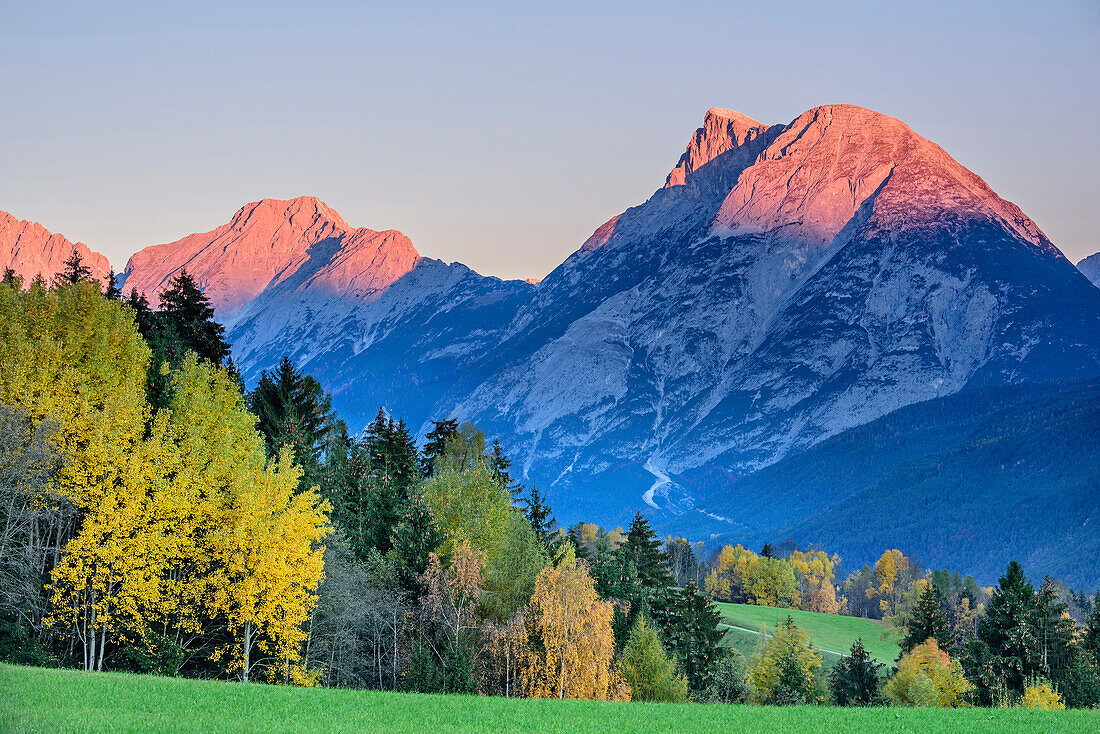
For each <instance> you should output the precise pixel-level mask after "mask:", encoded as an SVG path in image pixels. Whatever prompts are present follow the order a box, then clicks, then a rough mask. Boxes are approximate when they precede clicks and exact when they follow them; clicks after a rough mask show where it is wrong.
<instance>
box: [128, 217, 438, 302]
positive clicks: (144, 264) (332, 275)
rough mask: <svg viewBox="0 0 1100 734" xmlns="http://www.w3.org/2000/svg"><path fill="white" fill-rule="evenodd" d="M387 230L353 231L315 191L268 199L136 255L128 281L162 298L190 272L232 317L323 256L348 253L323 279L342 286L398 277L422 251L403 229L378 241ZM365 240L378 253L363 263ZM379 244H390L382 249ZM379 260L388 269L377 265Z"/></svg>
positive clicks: (391, 280)
mask: <svg viewBox="0 0 1100 734" xmlns="http://www.w3.org/2000/svg"><path fill="white" fill-rule="evenodd" d="M380 234H381V233H378V232H374V231H373V230H369V229H353V228H352V227H350V226H349V225H348V224H347V222H345V221H344V220H343V218H342V217H341V216H340V215H339V214H337V213H336V212H335V211H334V210H333V209H331V208H330V207H329V206H328V205H326V204H325V203H324V202H323V201H321V200H320V199H318V198H317V197H315V196H299V197H297V198H294V199H288V200H280V199H262V200H260V201H256V202H252V203H251V204H246V205H245V206H243V207H241V208H240V209H239V210H238V211H237V213H236V214H234V215H233V218H232V219H231V220H230V221H229V223H228V224H224V225H222V226H221V227H218V228H217V229H214V230H211V231H210V232H204V233H202V234H193V235H188V236H187V237H184V238H183V239H180V240H177V241H175V242H170V243H168V244H164V245H155V246H152V247H146V248H145V249H143V250H141V251H140V252H138V253H137V254H135V255H134V256H133V257H131V258H130V262H129V263H128V264H127V266H126V272H125V276H124V284H123V285H124V288H125V289H126V290H127V291H129V290H130V289H136V290H137V291H139V292H142V293H145V294H147V295H148V296H149V297H150V299H151V300H152V301H154V302H155V301H156V294H157V293H158V292H159V291H160V290H162V289H163V288H164V287H165V286H166V285H167V284H168V281H169V280H171V278H172V277H173V276H174V275H175V274H176V273H178V272H179V271H180V270H182V269H186V270H187V272H188V273H190V274H191V276H192V277H194V278H195V281H196V282H197V283H198V285H199V287H200V288H202V289H203V291H204V292H205V293H206V295H207V297H208V298H210V301H211V303H213V305H214V307H215V310H216V311H217V314H218V317H219V318H220V319H222V320H223V321H227V322H228V321H232V320H233V319H234V318H235V317H236V315H237V314H238V313H239V312H240V310H241V309H242V308H244V306H245V305H247V304H248V303H249V302H250V301H251V300H252V299H254V298H255V297H256V296H258V295H260V293H262V292H263V291H264V290H265V289H267V288H272V287H275V286H278V285H279V284H280V283H282V282H283V281H284V280H286V279H288V278H292V277H293V276H294V275H295V274H297V273H299V270H300V269H301V268H303V267H308V266H310V264H315V261H316V259H317V257H318V255H319V254H320V253H328V254H329V255H331V254H333V253H335V252H336V251H341V250H342V254H341V257H340V258H338V262H334V263H329V264H328V271H327V272H326V273H325V274H324V276H323V277H326V278H328V279H330V280H332V281H334V282H336V283H340V284H341V286H349V285H351V283H352V282H353V281H357V280H361V279H362V278H363V276H364V273H365V272H366V271H371V272H370V274H369V276H367V277H368V279H373V280H377V279H381V280H382V281H388V282H393V281H394V280H396V279H397V278H399V277H400V276H401V275H404V274H405V273H406V272H408V271H409V270H410V269H411V268H412V267H413V266H414V265H415V264H416V261H417V260H419V258H420V256H419V255H418V254H417V252H416V250H415V249H414V248H413V246H412V243H411V242H410V241H409V240H408V238H406V237H404V235H401V234H400V233H399V232H392V233H387V234H388V236H382V237H380V238H379V237H378V235H380ZM364 245H365V246H366V247H367V249H368V250H371V251H372V254H371V255H370V256H369V258H368V259H370V260H371V262H364V261H363V257H364V255H363V253H362V252H358V251H359V250H361V249H362V247H363V246H364ZM378 246H385V247H386V248H387V249H386V251H385V252H376V251H375V250H377V247H378ZM352 253H357V254H352ZM322 256H323V255H322ZM383 262H384V263H385V264H384V265H382V263H383ZM372 264H374V265H380V266H381V267H378V268H374V269H373V270H372V268H371V265H372ZM379 271H383V272H379ZM313 275H316V273H313ZM368 287H369V286H368ZM376 287H377V286H376Z"/></svg>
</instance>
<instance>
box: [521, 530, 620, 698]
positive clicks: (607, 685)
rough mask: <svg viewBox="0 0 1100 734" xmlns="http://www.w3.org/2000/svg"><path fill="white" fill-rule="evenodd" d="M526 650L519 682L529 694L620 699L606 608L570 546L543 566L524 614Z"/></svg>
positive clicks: (608, 616) (618, 679)
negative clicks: (556, 560) (552, 562)
mask: <svg viewBox="0 0 1100 734" xmlns="http://www.w3.org/2000/svg"><path fill="white" fill-rule="evenodd" d="M526 617H527V624H528V637H529V639H530V640H531V650H530V654H529V656H528V660H527V667H526V669H525V670H524V675H523V681H524V688H525V690H526V691H527V694H528V695H529V696H531V697H532V698H595V699H625V698H628V697H629V688H628V687H627V686H626V685H625V684H624V683H623V682H622V680H621V679H620V678H619V676H618V674H617V672H616V671H615V669H614V668H613V666H612V658H613V657H614V654H615V635H614V633H613V632H612V629H611V618H612V607H611V604H610V603H609V602H606V601H604V600H602V599H600V597H599V595H597V594H596V589H595V586H594V584H593V581H592V577H591V576H589V575H588V571H587V569H586V568H585V565H584V564H583V563H581V562H579V561H577V559H576V557H575V556H574V555H573V553H572V550H569V551H567V552H566V554H565V556H564V557H563V558H562V560H561V561H560V562H559V563H558V565H557V566H550V567H547V568H544V569H543V570H542V572H541V573H540V574H539V577H538V580H537V581H536V582H535V591H534V593H533V594H532V596H531V601H530V603H529V605H528V611H527V614H526Z"/></svg>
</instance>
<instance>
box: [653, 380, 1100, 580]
mask: <svg viewBox="0 0 1100 734" xmlns="http://www.w3.org/2000/svg"><path fill="white" fill-rule="evenodd" d="M1097 466H1100V382H1098V381H1096V380H1091V381H1084V382H1073V383H1065V382H1056V383H1040V384H1025V385H1012V386H999V387H989V388H979V389H975V390H966V391H963V392H960V393H957V394H955V395H951V396H948V397H944V398H936V399H933V400H929V401H925V402H922V403H917V404H915V405H910V406H907V407H905V408H901V409H899V410H896V411H894V412H893V413H890V414H889V415H887V416H884V417H882V418H879V419H878V420H875V421H872V422H871V423H868V424H866V425H863V426H859V427H857V428H852V429H849V430H847V431H844V432H843V433H840V434H838V435H836V436H833V437H832V438H829V439H827V440H825V441H822V442H821V443H819V444H817V445H816V446H814V447H812V448H810V449H808V450H806V451H804V452H801V453H798V454H794V455H792V456H788V457H786V458H784V459H783V460H781V461H779V462H777V463H775V464H772V465H771V466H769V467H767V468H765V469H763V470H761V471H759V472H756V473H754V474H752V475H750V476H747V477H744V478H743V479H740V480H738V481H737V482H735V483H734V484H733V485H732V487H730V488H728V489H726V490H725V491H723V492H721V493H718V494H715V495H714V496H712V497H708V498H705V499H703V500H702V501H701V503H700V505H699V506H698V507H697V508H695V509H693V510H691V511H689V512H687V513H684V514H683V515H681V516H680V517H677V518H675V519H674V520H672V521H671V522H670V523H668V525H667V526H666V527H664V528H662V530H664V531H665V532H670V533H677V534H685V535H687V536H688V537H696V538H709V540H708V545H713V544H720V543H723V542H733V543H745V544H747V545H748V546H749V547H758V546H761V545H763V544H764V543H765V542H772V543H777V542H781V541H785V540H792V541H794V542H795V543H797V544H802V545H810V544H816V545H819V546H822V547H825V548H828V549H829V550H830V551H831V552H837V553H839V554H840V555H841V556H842V557H843V558H844V561H845V566H846V567H847V568H848V569H855V568H859V567H860V566H861V565H862V564H864V563H873V562H874V560H875V559H876V558H877V557H878V555H879V554H880V553H882V551H883V550H884V549H885V548H894V547H896V548H899V549H901V550H902V551H903V552H905V553H908V554H911V555H915V556H917V557H918V559H919V560H920V561H921V562H922V563H924V564H925V565H928V566H931V567H934V568H941V567H946V568H949V569H956V568H959V569H961V568H965V569H967V570H968V571H969V572H972V573H974V574H975V575H976V576H977V577H978V578H979V579H980V580H982V582H983V583H992V582H993V581H995V580H996V578H997V576H998V575H1000V574H1001V573H1002V572H1003V571H1004V565H1005V563H1006V562H1007V559H1009V558H1012V559H1016V560H1019V561H1021V562H1023V563H1024V565H1025V566H1026V567H1029V568H1038V569H1042V571H1043V573H1052V574H1054V575H1056V576H1057V577H1058V578H1062V579H1064V580H1066V581H1067V582H1068V583H1071V584H1073V585H1075V586H1081V585H1084V586H1086V587H1088V588H1094V587H1096V586H1098V585H1100V532H1097V531H1096V524H1097V522H1098V521H1100V474H1098V473H1097V471H1096V467H1097ZM853 528H859V532H858V533H856V532H852V529H853Z"/></svg>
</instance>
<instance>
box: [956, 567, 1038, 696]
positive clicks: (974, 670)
mask: <svg viewBox="0 0 1100 734" xmlns="http://www.w3.org/2000/svg"><path fill="white" fill-rule="evenodd" d="M1036 605H1037V599H1036V595H1035V587H1033V586H1032V585H1031V582H1029V581H1028V580H1027V577H1026V576H1024V572H1023V569H1022V568H1020V564H1019V563H1017V562H1016V561H1012V562H1011V563H1009V564H1008V570H1007V571H1006V572H1005V575H1004V576H1002V577H1001V578H1000V580H999V581H998V584H997V589H996V590H995V591H994V592H993V596H992V597H991V598H990V600H989V604H988V606H987V607H986V612H985V616H984V617H983V618H982V619H980V620H979V621H978V629H977V634H976V636H975V639H974V641H973V642H972V643H971V645H970V648H969V649H968V651H967V655H966V659H965V660H964V664H965V666H966V673H967V679H968V680H969V681H970V682H971V683H973V684H974V685H975V687H976V688H977V689H978V690H977V694H978V697H979V699H980V700H981V701H982V703H984V704H986V705H989V704H991V703H993V702H994V700H995V698H996V697H997V696H998V695H999V693H998V692H1000V691H1004V692H1008V693H1011V694H1014V695H1020V694H1022V693H1023V691H1024V687H1025V686H1026V685H1027V681H1028V680H1029V679H1031V678H1033V677H1035V676H1043V675H1044V670H1043V647H1042V640H1041V639H1040V638H1039V636H1038V635H1036V631H1035V626H1034V615H1035V609H1036Z"/></svg>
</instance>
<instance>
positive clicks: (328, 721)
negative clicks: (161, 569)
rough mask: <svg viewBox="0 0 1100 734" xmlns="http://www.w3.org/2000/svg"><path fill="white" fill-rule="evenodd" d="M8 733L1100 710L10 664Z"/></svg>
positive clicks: (818, 722) (1037, 726) (535, 728)
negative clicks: (370, 686) (883, 704)
mask: <svg viewBox="0 0 1100 734" xmlns="http://www.w3.org/2000/svg"><path fill="white" fill-rule="evenodd" d="M0 689H2V690H3V691H4V692H5V702H4V706H3V707H0V730H3V731H5V732H12V734H15V733H16V732H35V733H36V734H44V733H46V732H69V731H112V732H148V731H172V732H210V731H233V732H265V733H266V732H302V731H309V732H349V733H350V732H380V731H384V732H388V733H389V734H404V733H405V732H409V733H412V732H438V733H440V734H444V733H452V732H453V733H454V734H482V733H484V734H489V733H492V734H495V733H496V732H502V731H507V732H530V733H531V734H544V733H545V732H550V731H552V732H561V734H588V732H593V731H607V732H616V734H634V733H635V732H637V733H638V734H643V733H645V734H648V732H654V731H676V732H685V734H692V733H694V732H699V733H700V734H702V733H703V732H716V731H721V732H728V733H730V734H737V733H739V732H745V733H746V734H748V733H749V732H760V731H767V732H775V733H776V734H784V733H786V732H791V733H794V732H805V731H814V732H822V733H823V734H832V733H834V732H835V734H850V733H851V732H884V731H890V732H899V733H900V732H913V733H914V734H918V733H919V734H953V733H954V732H957V731H963V730H966V731H970V730H978V729H980V730H981V731H988V732H1043V733H1044V734H1062V733H1063V732H1064V733H1065V734H1076V733H1077V732H1083V731H1090V730H1094V729H1095V728H1096V727H1097V726H1100V714H1098V713H1097V712H1094V711H1085V710H1080V709H1078V710H1071V711H1056V712H1047V711H1027V710H1023V709H1005V710H996V711H990V710H988V709H898V708H877V709H861V708H847V709H837V708H830V707H825V706H799V707H793V708H777V707H766V706H752V707H747V706H736V705H732V706H731V705H724V706H723V705H715V706H701V705H693V704H652V703H646V704H642V703H608V702H600V701H556V700H528V699H507V698H496V697H478V696H430V695H423V694H414V693H379V692H375V691H354V690H339V689H303V688H292V687H284V686H266V685H257V684H241V683H223V682H215V681H201V680H188V679H183V678H157V677H152V676H139V675H126V674H120V673H106V674H84V673H79V672H76V671H67V670H46V669H42V668H19V667H14V666H10V665H0Z"/></svg>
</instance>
